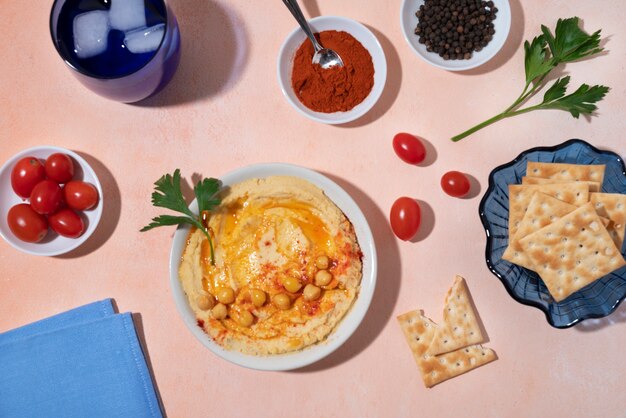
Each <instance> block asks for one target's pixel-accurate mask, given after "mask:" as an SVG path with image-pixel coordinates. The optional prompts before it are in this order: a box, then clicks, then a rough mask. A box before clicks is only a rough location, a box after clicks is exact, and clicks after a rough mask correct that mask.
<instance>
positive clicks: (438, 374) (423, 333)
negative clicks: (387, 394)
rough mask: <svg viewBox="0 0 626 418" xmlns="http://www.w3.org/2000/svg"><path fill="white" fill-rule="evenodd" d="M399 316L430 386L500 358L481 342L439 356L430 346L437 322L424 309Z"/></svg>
mask: <svg viewBox="0 0 626 418" xmlns="http://www.w3.org/2000/svg"><path fill="white" fill-rule="evenodd" d="M397 319H398V323H399V324H400V328H401V329H402V332H403V333H404V337H405V338H406V341H407V343H408V344H409V348H410V349H411V353H412V354H413V358H414V359H415V362H416V363H417V367H418V368H419V371H420V374H421V375H422V380H423V381H424V385H425V386H426V387H427V388H430V387H433V386H435V385H436V384H438V383H441V382H443V381H444V380H448V379H450V378H452V377H455V376H458V375H460V374H463V373H466V372H468V371H470V370H473V369H475V368H477V367H479V366H482V365H484V364H487V363H489V362H492V361H494V360H495V359H496V354H495V352H494V351H493V350H491V349H489V348H485V347H481V346H480V345H472V346H469V347H465V348H460V349H458V350H455V351H452V352H450V353H446V354H441V355H438V356H433V355H430V354H428V352H427V349H428V346H429V345H430V343H431V341H432V340H433V338H434V336H435V333H436V330H437V324H435V323H434V322H433V321H432V320H430V319H429V318H427V317H425V316H424V315H423V314H422V312H421V311H411V312H407V313H405V314H402V315H400V316H398V318H397Z"/></svg>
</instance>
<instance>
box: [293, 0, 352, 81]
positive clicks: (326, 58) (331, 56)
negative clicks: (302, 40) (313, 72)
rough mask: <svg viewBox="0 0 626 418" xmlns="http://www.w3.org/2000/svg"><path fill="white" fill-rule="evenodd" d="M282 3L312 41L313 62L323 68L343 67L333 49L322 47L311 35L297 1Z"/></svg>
mask: <svg viewBox="0 0 626 418" xmlns="http://www.w3.org/2000/svg"><path fill="white" fill-rule="evenodd" d="M283 3H285V6H287V8H288V9H289V11H290V12H291V14H292V15H293V17H295V18H296V21H297V22H298V24H299V25H300V27H301V28H302V30H303V31H304V33H306V36H308V37H309V39H310V40H311V42H312V43H313V48H314V49H315V54H313V64H319V65H320V66H321V67H322V68H324V69H327V68H330V67H334V66H336V65H338V66H339V67H343V61H342V60H341V57H340V56H339V55H338V54H337V53H336V52H335V51H333V50H332V49H328V48H324V47H323V46H322V45H320V43H319V42H317V39H315V36H313V32H311V28H310V27H309V24H308V22H307V21H306V19H305V18H304V15H303V14H302V10H300V6H298V2H297V1H296V0H283Z"/></svg>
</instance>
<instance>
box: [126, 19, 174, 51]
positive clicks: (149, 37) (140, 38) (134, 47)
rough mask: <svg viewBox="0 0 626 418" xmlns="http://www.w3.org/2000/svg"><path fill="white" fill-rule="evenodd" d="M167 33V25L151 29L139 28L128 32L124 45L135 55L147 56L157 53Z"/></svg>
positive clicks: (159, 25) (162, 24) (161, 24)
mask: <svg viewBox="0 0 626 418" xmlns="http://www.w3.org/2000/svg"><path fill="white" fill-rule="evenodd" d="M164 33H165V23H159V24H158V25H154V26H151V27H149V28H146V27H144V28H139V29H135V30H131V31H128V32H126V37H125V38H124V45H126V48H128V50H129V51H130V52H132V53H133V54H145V53H146V52H152V51H155V50H156V49H157V48H158V47H159V45H160V44H161V39H163V34H164Z"/></svg>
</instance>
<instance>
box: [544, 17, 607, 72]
mask: <svg viewBox="0 0 626 418" xmlns="http://www.w3.org/2000/svg"><path fill="white" fill-rule="evenodd" d="M541 31H542V32H543V35H544V36H545V37H546V39H547V41H548V45H549V46H550V52H551V53H552V56H553V57H554V60H555V61H556V62H557V63H559V62H572V61H576V60H579V59H581V58H585V57H587V56H589V55H593V54H597V53H598V52H601V51H602V50H603V49H602V48H600V31H596V32H594V33H593V34H591V35H588V34H586V33H585V32H584V31H583V30H582V29H580V27H579V26H578V18H577V17H571V18H569V19H559V20H558V22H557V23H556V29H555V30H554V34H555V36H554V37H553V36H552V33H551V32H550V29H548V28H547V27H545V26H543V25H541Z"/></svg>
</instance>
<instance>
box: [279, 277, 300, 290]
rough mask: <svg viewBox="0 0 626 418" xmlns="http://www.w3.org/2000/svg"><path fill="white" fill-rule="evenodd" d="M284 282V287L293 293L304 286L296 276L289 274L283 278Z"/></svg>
mask: <svg viewBox="0 0 626 418" xmlns="http://www.w3.org/2000/svg"><path fill="white" fill-rule="evenodd" d="M282 282H283V287H284V288H285V289H287V291H288V292H291V293H296V292H297V291H298V290H300V288H301V287H302V284H301V283H300V282H299V281H298V279H296V278H295V277H290V276H287V277H285V278H283V280H282Z"/></svg>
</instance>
